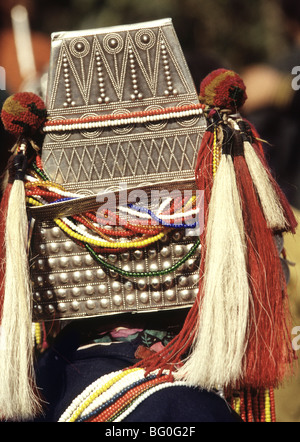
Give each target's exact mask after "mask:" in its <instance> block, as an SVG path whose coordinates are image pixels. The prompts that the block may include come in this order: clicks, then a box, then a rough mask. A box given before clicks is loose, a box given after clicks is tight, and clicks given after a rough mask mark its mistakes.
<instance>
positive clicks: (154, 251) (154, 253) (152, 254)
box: [148, 249, 157, 259]
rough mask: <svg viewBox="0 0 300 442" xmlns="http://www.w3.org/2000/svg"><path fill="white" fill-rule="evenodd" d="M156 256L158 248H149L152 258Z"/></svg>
mask: <svg viewBox="0 0 300 442" xmlns="http://www.w3.org/2000/svg"><path fill="white" fill-rule="evenodd" d="M156 256H157V250H155V249H149V250H148V257H149V258H150V259H154V258H156Z"/></svg>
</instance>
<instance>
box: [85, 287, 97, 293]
mask: <svg viewBox="0 0 300 442" xmlns="http://www.w3.org/2000/svg"><path fill="white" fill-rule="evenodd" d="M85 292H86V294H87V295H93V294H94V293H95V287H94V286H92V285H87V286H86V288H85Z"/></svg>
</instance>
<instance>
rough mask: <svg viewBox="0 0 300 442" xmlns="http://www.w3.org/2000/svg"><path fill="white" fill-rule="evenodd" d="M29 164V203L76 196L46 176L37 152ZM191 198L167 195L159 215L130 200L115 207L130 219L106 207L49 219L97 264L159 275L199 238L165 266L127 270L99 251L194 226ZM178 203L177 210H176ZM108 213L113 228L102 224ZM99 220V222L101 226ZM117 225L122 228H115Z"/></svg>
mask: <svg viewBox="0 0 300 442" xmlns="http://www.w3.org/2000/svg"><path fill="white" fill-rule="evenodd" d="M32 168H33V171H32V172H31V174H30V173H29V174H28V175H27V177H26V183H25V188H26V200H27V203H28V204H29V205H32V206H43V205H45V204H52V203H55V202H58V201H59V202H61V201H65V200H69V199H72V198H78V195H76V194H72V193H71V192H68V191H66V190H65V189H64V187H63V186H62V185H60V184H57V183H53V182H52V181H51V180H50V179H49V177H48V176H47V173H46V172H45V171H44V170H43V168H42V163H41V159H40V157H39V156H38V155H37V156H36V162H35V163H33V164H32ZM195 201H196V199H195V197H194V196H193V197H192V198H188V200H187V201H186V200H184V201H183V200H182V199H180V198H177V199H176V200H174V201H172V200H170V199H167V200H166V201H164V202H163V203H162V204H161V205H160V207H159V212H158V213H160V215H159V216H158V215H156V214H155V213H154V212H153V211H152V210H149V209H146V208H144V207H140V206H137V205H133V204H131V205H128V207H119V208H118V210H119V212H121V213H122V212H127V213H131V214H133V215H134V219H132V220H131V221H130V222H128V221H127V220H123V219H121V218H120V217H119V215H118V214H115V213H112V212H111V211H110V210H108V209H106V210H105V212H104V213H101V211H100V213H97V215H96V214H95V213H91V212H86V213H84V214H77V215H73V216H71V217H61V218H55V219H54V220H53V221H54V223H55V224H56V225H57V226H58V227H59V228H60V229H61V230H62V231H64V232H65V233H66V234H67V235H68V236H69V237H71V238H72V239H73V240H74V241H75V242H76V243H77V244H79V245H80V246H81V247H83V248H85V249H86V250H87V251H88V252H89V253H90V255H91V256H92V258H93V259H94V260H95V262H97V264H99V265H101V266H103V267H105V268H107V269H110V270H113V271H115V272H117V273H118V274H120V275H122V276H125V277H138V276H143V277H146V276H160V275H165V274H168V273H171V272H173V271H175V270H176V269H177V268H179V267H180V266H181V265H182V264H183V263H185V262H186V261H187V260H188V259H189V258H190V257H191V256H192V255H193V254H194V253H195V251H196V250H197V249H198V247H199V246H200V241H199V239H197V240H196V241H195V243H194V244H193V245H192V247H191V248H190V250H189V251H188V253H187V254H186V255H185V256H183V257H182V258H181V259H180V260H179V261H178V262H177V263H175V264H173V265H172V266H170V267H169V268H166V269H161V270H157V271H149V272H131V271H127V270H124V269H121V268H119V267H117V266H115V265H113V264H111V263H109V262H107V261H106V260H105V259H104V258H103V256H101V255H100V254H99V252H100V253H101V252H107V251H113V252H115V253H119V252H122V251H124V250H130V249H140V248H145V247H147V246H149V245H150V244H154V243H155V242H157V241H159V240H161V239H162V238H163V237H164V236H165V235H166V234H167V233H168V232H169V231H170V230H171V229H182V228H189V229H191V228H196V227H197V226H198V222H197V221H196V222H193V223H192V224H189V223H187V222H186V221H187V220H188V219H190V218H191V217H194V216H195V215H197V214H198V209H197V208H195V207H193V206H194V204H195ZM170 203H171V206H170V207H171V209H172V211H173V213H169V212H168V213H165V212H164V210H165V208H166V206H167V205H170ZM178 207H179V209H180V212H176V210H177V209H178ZM182 207H184V209H182ZM187 209H188V210H187ZM140 216H141V218H140ZM109 217H111V218H112V217H114V219H115V220H116V221H117V225H118V228H117V229H109V230H108V229H107V228H105V227H104V226H105V225H107V223H108V221H109ZM182 219H184V220H185V222H180V223H178V222H176V220H182ZM153 220H154V221H155V223H156V224H155V225H152V222H153ZM100 223H102V226H101V224H100ZM120 225H121V226H122V228H119V226H120ZM137 236H138V237H137Z"/></svg>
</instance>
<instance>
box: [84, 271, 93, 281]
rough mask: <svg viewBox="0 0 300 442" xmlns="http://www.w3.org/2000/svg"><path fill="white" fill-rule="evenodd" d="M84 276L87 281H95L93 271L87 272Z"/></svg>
mask: <svg viewBox="0 0 300 442" xmlns="http://www.w3.org/2000/svg"><path fill="white" fill-rule="evenodd" d="M84 276H85V279H86V280H87V281H92V280H93V279H94V275H93V272H92V271H91V270H86V271H85V272H84Z"/></svg>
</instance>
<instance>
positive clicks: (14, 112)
mask: <svg viewBox="0 0 300 442" xmlns="http://www.w3.org/2000/svg"><path fill="white" fill-rule="evenodd" d="M46 116H47V111H46V107H45V104H44V102H43V100H42V99H41V98H40V97H38V96H37V95H36V94H34V93H32V92H18V93H16V94H14V95H12V96H10V97H8V98H7V99H6V100H5V102H4V103H3V107H2V111H1V119H2V122H3V125H4V127H5V129H6V130H7V131H8V132H10V133H12V134H13V135H15V136H16V137H18V136H21V135H23V136H29V137H32V136H33V135H34V134H35V133H36V132H37V131H38V130H39V129H40V128H41V126H42V125H43V124H44V122H45V120H46Z"/></svg>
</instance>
